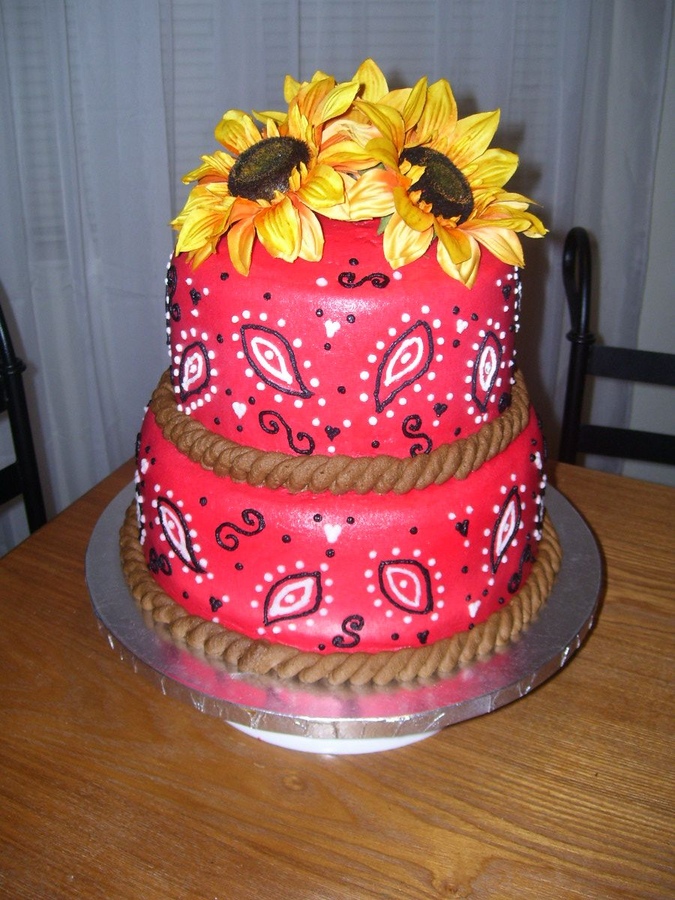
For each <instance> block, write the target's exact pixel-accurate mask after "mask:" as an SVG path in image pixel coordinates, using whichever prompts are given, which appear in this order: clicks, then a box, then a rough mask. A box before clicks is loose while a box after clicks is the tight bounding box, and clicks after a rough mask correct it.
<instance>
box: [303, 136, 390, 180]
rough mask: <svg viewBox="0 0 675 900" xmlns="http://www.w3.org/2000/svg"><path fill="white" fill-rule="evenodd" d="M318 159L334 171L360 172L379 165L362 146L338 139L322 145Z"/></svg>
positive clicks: (354, 142)
mask: <svg viewBox="0 0 675 900" xmlns="http://www.w3.org/2000/svg"><path fill="white" fill-rule="evenodd" d="M318 159H319V162H320V163H322V164H324V165H327V166H330V167H331V168H332V169H340V170H342V171H346V172H359V171H361V170H362V169H370V168H372V166H374V165H376V164H377V160H376V159H374V157H372V156H371V155H370V153H368V152H367V151H366V150H365V149H364V147H363V146H362V145H361V144H358V143H357V142H356V141H351V140H348V139H345V140H338V139H336V140H335V141H333V142H332V143H329V144H325V143H322V145H321V151H320V152H319V157H318Z"/></svg>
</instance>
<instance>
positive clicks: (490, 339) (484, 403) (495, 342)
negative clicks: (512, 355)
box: [471, 331, 504, 412]
mask: <svg viewBox="0 0 675 900" xmlns="http://www.w3.org/2000/svg"><path fill="white" fill-rule="evenodd" d="M488 343H489V344H490V345H491V346H492V347H493V349H494V350H495V357H496V364H495V368H494V372H493V373H492V375H491V376H490V385H489V387H488V389H487V390H485V389H484V388H482V387H481V388H480V394H479V392H478V382H479V377H478V371H479V369H480V364H481V358H482V356H483V353H484V352H485V349H486V347H487V346H488ZM503 356H504V348H503V347H502V344H501V341H500V340H499V338H498V337H497V335H496V334H495V333H494V331H488V332H487V334H486V335H485V337H484V338H483V342H482V343H481V345H480V347H479V348H478V352H477V354H476V361H475V362H474V364H473V373H472V375H471V396H472V397H473V399H474V401H475V403H476V406H477V407H478V409H479V410H480V411H481V412H485V410H486V409H487V408H488V404H489V402H490V397H491V396H492V391H493V389H494V386H495V382H496V381H497V376H498V375H499V366H500V364H501V361H502V357H503ZM481 394H482V395H484V396H483V398H482V399H481V396H480V395H481Z"/></svg>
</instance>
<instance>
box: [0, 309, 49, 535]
mask: <svg viewBox="0 0 675 900" xmlns="http://www.w3.org/2000/svg"><path fill="white" fill-rule="evenodd" d="M25 369H26V366H25V365H24V363H23V362H22V361H21V360H20V359H19V358H18V357H17V355H16V354H15V353H14V347H13V345H12V339H11V337H10V334H9V329H8V328H7V322H6V321H5V316H4V314H3V312H2V307H0V413H5V412H6V413H8V414H9V424H10V429H11V432H12V441H13V444H14V454H15V461H14V462H13V463H10V464H9V465H8V466H5V467H4V468H3V469H0V504H2V503H7V502H8V501H9V500H13V499H14V498H16V497H22V498H23V502H24V506H25V508H26V518H27V519H28V528H29V529H30V531H31V532H33V531H36V530H37V529H38V528H40V526H41V525H44V524H45V522H46V521H47V515H46V513H45V504H44V498H43V495H42V487H41V484H40V473H39V471H38V465H37V460H36V458H35V447H34V444H33V435H32V432H31V427H30V419H29V417H28V407H27V405H26V395H25V392H24V388H23V372H24V371H25Z"/></svg>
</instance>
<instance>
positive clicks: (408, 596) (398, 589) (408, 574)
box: [379, 559, 434, 615]
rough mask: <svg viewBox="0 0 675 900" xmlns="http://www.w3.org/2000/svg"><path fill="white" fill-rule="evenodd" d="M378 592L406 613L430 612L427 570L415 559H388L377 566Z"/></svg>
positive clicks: (431, 605) (429, 584) (431, 601)
mask: <svg viewBox="0 0 675 900" xmlns="http://www.w3.org/2000/svg"><path fill="white" fill-rule="evenodd" d="M379 579H380V590H381V591H382V593H383V594H384V596H385V597H386V598H387V600H388V601H389V602H390V603H392V604H393V605H394V606H397V607H398V608H399V609H402V610H404V611H405V612H407V613H416V614H417V615H424V614H425V613H428V612H431V610H432V609H433V605H434V601H433V595H432V592H431V578H430V576H429V571H428V569H426V568H425V566H423V565H422V564H421V563H418V562H417V560H415V559H390V560H386V561H383V562H381V563H380V566H379Z"/></svg>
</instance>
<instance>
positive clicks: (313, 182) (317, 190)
mask: <svg viewBox="0 0 675 900" xmlns="http://www.w3.org/2000/svg"><path fill="white" fill-rule="evenodd" d="M296 193H297V196H298V198H299V199H300V200H302V202H303V203H304V204H306V205H307V206H309V207H310V209H316V210H321V209H325V208H326V207H330V206H334V205H335V204H337V203H342V202H343V201H344V187H343V184H342V178H341V177H340V174H339V173H338V172H336V171H335V169H331V167H330V166H324V165H319V166H315V167H314V168H313V169H312V171H311V173H310V174H309V175H308V176H307V178H306V179H305V180H304V182H303V184H302V185H301V187H300V188H299V190H298V191H297V192H296Z"/></svg>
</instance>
